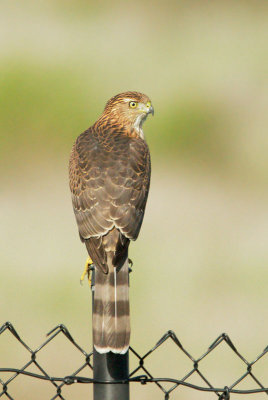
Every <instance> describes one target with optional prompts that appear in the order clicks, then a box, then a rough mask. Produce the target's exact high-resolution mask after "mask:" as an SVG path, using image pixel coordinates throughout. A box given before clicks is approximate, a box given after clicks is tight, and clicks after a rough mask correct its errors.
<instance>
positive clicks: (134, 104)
mask: <svg viewBox="0 0 268 400" xmlns="http://www.w3.org/2000/svg"><path fill="white" fill-rule="evenodd" d="M137 105H138V103H137V102H136V101H131V102H130V103H129V107H130V108H136V107H137Z"/></svg>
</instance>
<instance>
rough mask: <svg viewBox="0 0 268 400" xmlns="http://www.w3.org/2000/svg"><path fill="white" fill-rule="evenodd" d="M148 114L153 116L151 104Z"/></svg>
mask: <svg viewBox="0 0 268 400" xmlns="http://www.w3.org/2000/svg"><path fill="white" fill-rule="evenodd" d="M148 114H152V116H154V108H153V106H150V108H149V110H148Z"/></svg>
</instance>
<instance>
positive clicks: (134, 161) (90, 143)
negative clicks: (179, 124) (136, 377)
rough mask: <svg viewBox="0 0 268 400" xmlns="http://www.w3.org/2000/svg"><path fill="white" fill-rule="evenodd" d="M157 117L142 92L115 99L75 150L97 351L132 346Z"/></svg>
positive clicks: (74, 181) (73, 177)
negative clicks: (135, 252) (133, 276)
mask: <svg viewBox="0 0 268 400" xmlns="http://www.w3.org/2000/svg"><path fill="white" fill-rule="evenodd" d="M153 112H154V109H153V107H152V104H151V101H150V99H149V97H148V96H146V95H145V94H142V93H138V92H125V93H121V94H118V95H116V96H114V97H113V98H111V99H110V100H109V101H108V102H107V104H106V106H105V108H104V111H103V113H102V115H101V116H100V118H99V119H98V120H97V121H96V122H95V123H94V125H92V126H91V127H90V128H88V129H87V130H86V131H85V132H83V133H82V134H81V135H80V136H78V138H77V139H76V141H75V143H74V145H73V148H72V152H71V157H70V166H69V176H70V189H71V194H72V203H73V209H74V213H75V217H76V222H77V225H78V230H79V235H80V238H81V240H82V242H84V243H85V245H86V248H87V251H88V254H89V257H90V258H89V262H90V263H94V266H95V294H94V304H93V344H94V347H95V349H96V350H97V351H98V352H99V353H107V352H109V351H111V352H113V353H119V354H124V353H126V351H127V350H128V347H129V339H130V318H129V282H128V274H129V266H128V246H129V243H130V240H136V239H137V237H138V234H139V231H140V228H141V224H142V221H143V217H144V210H145V206H146V201H147V196H148V191H149V184H150V170H151V167H150V153H149V148H148V145H147V143H146V141H145V138H144V134H143V129H142V125H143V123H144V121H145V120H146V118H147V116H148V115H149V114H150V113H151V114H153Z"/></svg>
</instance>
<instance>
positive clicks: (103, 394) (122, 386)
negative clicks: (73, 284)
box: [91, 268, 129, 400]
mask: <svg viewBox="0 0 268 400" xmlns="http://www.w3.org/2000/svg"><path fill="white" fill-rule="evenodd" d="M91 272H92V276H91V289H92V309H93V304H94V284H95V270H94V268H93V269H92V271H91ZM92 311H93V310H92ZM93 378H94V379H95V380H99V381H106V382H111V383H103V384H102V383H94V384H93V392H94V395H93V398H94V400H129V383H128V381H127V382H126V383H117V384H116V383H113V382H115V381H118V380H128V378H129V352H128V351H127V353H126V354H114V353H111V352H109V353H105V354H100V353H98V352H97V351H96V350H95V348H93Z"/></svg>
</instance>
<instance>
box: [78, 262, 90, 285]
mask: <svg viewBox="0 0 268 400" xmlns="http://www.w3.org/2000/svg"><path fill="white" fill-rule="evenodd" d="M92 265H93V261H92V259H91V258H90V257H88V258H87V261H86V263H85V268H84V272H83V273H82V275H81V278H80V284H81V285H82V283H83V280H84V279H85V276H86V275H87V279H88V284H89V286H91V277H90V271H91V269H92V268H91V266H92Z"/></svg>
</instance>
